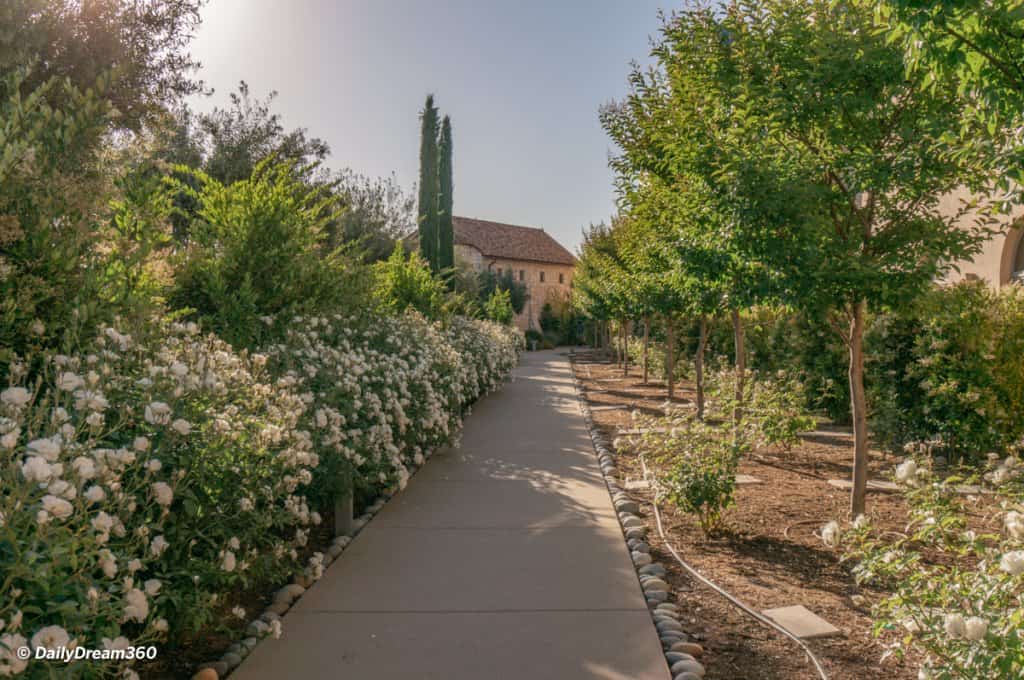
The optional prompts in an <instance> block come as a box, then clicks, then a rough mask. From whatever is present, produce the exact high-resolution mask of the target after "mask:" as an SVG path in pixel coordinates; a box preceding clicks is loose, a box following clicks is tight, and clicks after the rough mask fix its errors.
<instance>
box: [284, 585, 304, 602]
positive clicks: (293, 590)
mask: <svg viewBox="0 0 1024 680" xmlns="http://www.w3.org/2000/svg"><path fill="white" fill-rule="evenodd" d="M281 590H282V591H284V592H287V593H288V594H289V595H291V596H292V598H293V599H294V598H296V597H298V596H299V595H302V594H303V593H304V592H306V587H305V586H302V585H299V584H298V583H291V584H289V585H286V586H285V587H284V588H281Z"/></svg>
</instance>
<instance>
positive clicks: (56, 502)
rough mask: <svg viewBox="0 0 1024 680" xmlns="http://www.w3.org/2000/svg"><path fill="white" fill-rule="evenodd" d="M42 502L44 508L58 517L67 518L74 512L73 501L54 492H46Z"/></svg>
mask: <svg viewBox="0 0 1024 680" xmlns="http://www.w3.org/2000/svg"><path fill="white" fill-rule="evenodd" d="M42 503H43V510H45V511H46V512H48V513H50V514H51V515H52V516H54V517H56V518H57V519H66V518H68V517H70V516H71V513H72V512H74V507H72V505H71V503H68V502H67V501H66V500H64V499H63V498H60V497H58V496H54V495H52V494H46V495H45V496H43V500H42Z"/></svg>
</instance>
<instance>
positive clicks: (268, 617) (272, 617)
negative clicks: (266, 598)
mask: <svg viewBox="0 0 1024 680" xmlns="http://www.w3.org/2000/svg"><path fill="white" fill-rule="evenodd" d="M280 619H281V617H280V616H279V615H278V614H276V613H274V612H272V611H270V610H269V609H268V610H267V611H265V612H263V613H262V614H260V621H263V622H264V623H270V622H271V621H279V620H280Z"/></svg>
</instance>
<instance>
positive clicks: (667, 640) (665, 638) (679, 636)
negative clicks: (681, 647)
mask: <svg viewBox="0 0 1024 680" xmlns="http://www.w3.org/2000/svg"><path fill="white" fill-rule="evenodd" d="M658 637H659V638H661V646H662V647H671V646H672V645H674V644H676V643H677V642H682V641H683V640H685V639H686V635H685V634H684V633H674V634H673V633H666V634H664V635H660V636H658Z"/></svg>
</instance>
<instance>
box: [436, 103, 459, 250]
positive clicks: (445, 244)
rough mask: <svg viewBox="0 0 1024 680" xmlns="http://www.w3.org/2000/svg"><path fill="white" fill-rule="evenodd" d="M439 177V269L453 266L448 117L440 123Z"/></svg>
mask: <svg viewBox="0 0 1024 680" xmlns="http://www.w3.org/2000/svg"><path fill="white" fill-rule="evenodd" d="M439 147H440V154H441V157H440V162H439V165H438V175H439V188H440V196H439V204H438V213H439V214H438V225H437V243H438V253H437V259H438V263H439V266H440V268H441V269H450V268H451V267H454V266H455V233H454V229H455V227H454V226H453V225H452V206H453V195H452V194H453V191H454V189H455V184H454V180H453V178H452V169H453V166H452V122H451V119H449V118H448V116H445V117H444V120H443V121H441V139H440V142H439Z"/></svg>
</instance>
